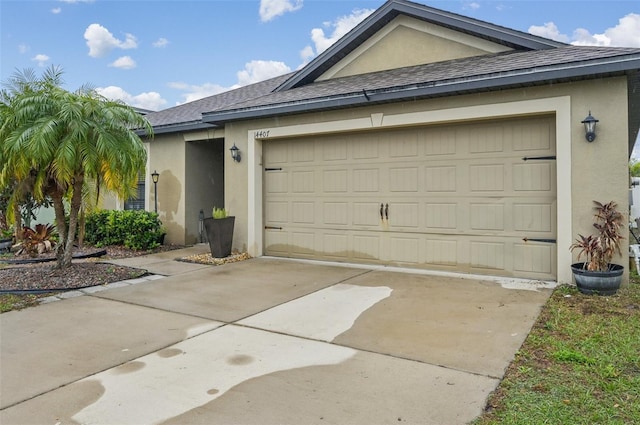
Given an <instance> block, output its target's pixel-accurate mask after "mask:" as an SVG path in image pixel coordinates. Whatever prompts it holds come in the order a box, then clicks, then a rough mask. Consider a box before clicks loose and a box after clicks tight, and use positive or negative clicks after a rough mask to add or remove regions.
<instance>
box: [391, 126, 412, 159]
mask: <svg viewBox="0 0 640 425" xmlns="http://www.w3.org/2000/svg"><path fill="white" fill-rule="evenodd" d="M389 141H390V143H389V156H390V157H391V158H415V157H417V156H418V154H419V149H418V132H417V131H414V130H410V131H398V132H395V133H391V134H390V137H389Z"/></svg>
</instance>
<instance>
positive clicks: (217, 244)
mask: <svg viewBox="0 0 640 425" xmlns="http://www.w3.org/2000/svg"><path fill="white" fill-rule="evenodd" d="M235 220H236V218H235V217H226V218H212V217H210V218H205V219H204V229H205V231H206V232H207V240H208V241H209V248H210V249H211V256H212V257H214V258H224V257H228V256H229V255H231V245H232V244H233V225H234V224H235Z"/></svg>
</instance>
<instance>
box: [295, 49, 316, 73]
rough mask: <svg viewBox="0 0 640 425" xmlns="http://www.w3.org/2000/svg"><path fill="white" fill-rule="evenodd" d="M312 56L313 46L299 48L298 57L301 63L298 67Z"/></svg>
mask: <svg viewBox="0 0 640 425" xmlns="http://www.w3.org/2000/svg"><path fill="white" fill-rule="evenodd" d="M314 56H315V53H314V52H313V47H311V46H305V48H304V49H302V50H300V59H302V65H301V66H300V67H302V66H304V65H306V64H307V63H309V61H311V59H313V57H314ZM300 67H299V68H300ZM299 68H298V69H299Z"/></svg>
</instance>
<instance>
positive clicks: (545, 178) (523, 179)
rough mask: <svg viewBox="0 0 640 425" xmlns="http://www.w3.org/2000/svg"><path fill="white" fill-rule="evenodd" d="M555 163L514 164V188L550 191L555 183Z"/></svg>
mask: <svg viewBox="0 0 640 425" xmlns="http://www.w3.org/2000/svg"><path fill="white" fill-rule="evenodd" d="M554 170H555V163H553V164H552V163H521V164H514V165H513V190H515V191H542V192H549V191H551V190H553V186H554V185H555V172H554Z"/></svg>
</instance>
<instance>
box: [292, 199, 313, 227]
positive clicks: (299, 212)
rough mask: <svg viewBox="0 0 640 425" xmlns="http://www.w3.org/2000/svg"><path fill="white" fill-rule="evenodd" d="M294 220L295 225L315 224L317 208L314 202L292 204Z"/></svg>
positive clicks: (295, 202)
mask: <svg viewBox="0 0 640 425" xmlns="http://www.w3.org/2000/svg"><path fill="white" fill-rule="evenodd" d="M291 212H292V214H291V215H292V219H291V222H292V223H294V224H315V222H316V214H315V212H316V206H315V203H314V202H298V201H294V202H292V203H291Z"/></svg>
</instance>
